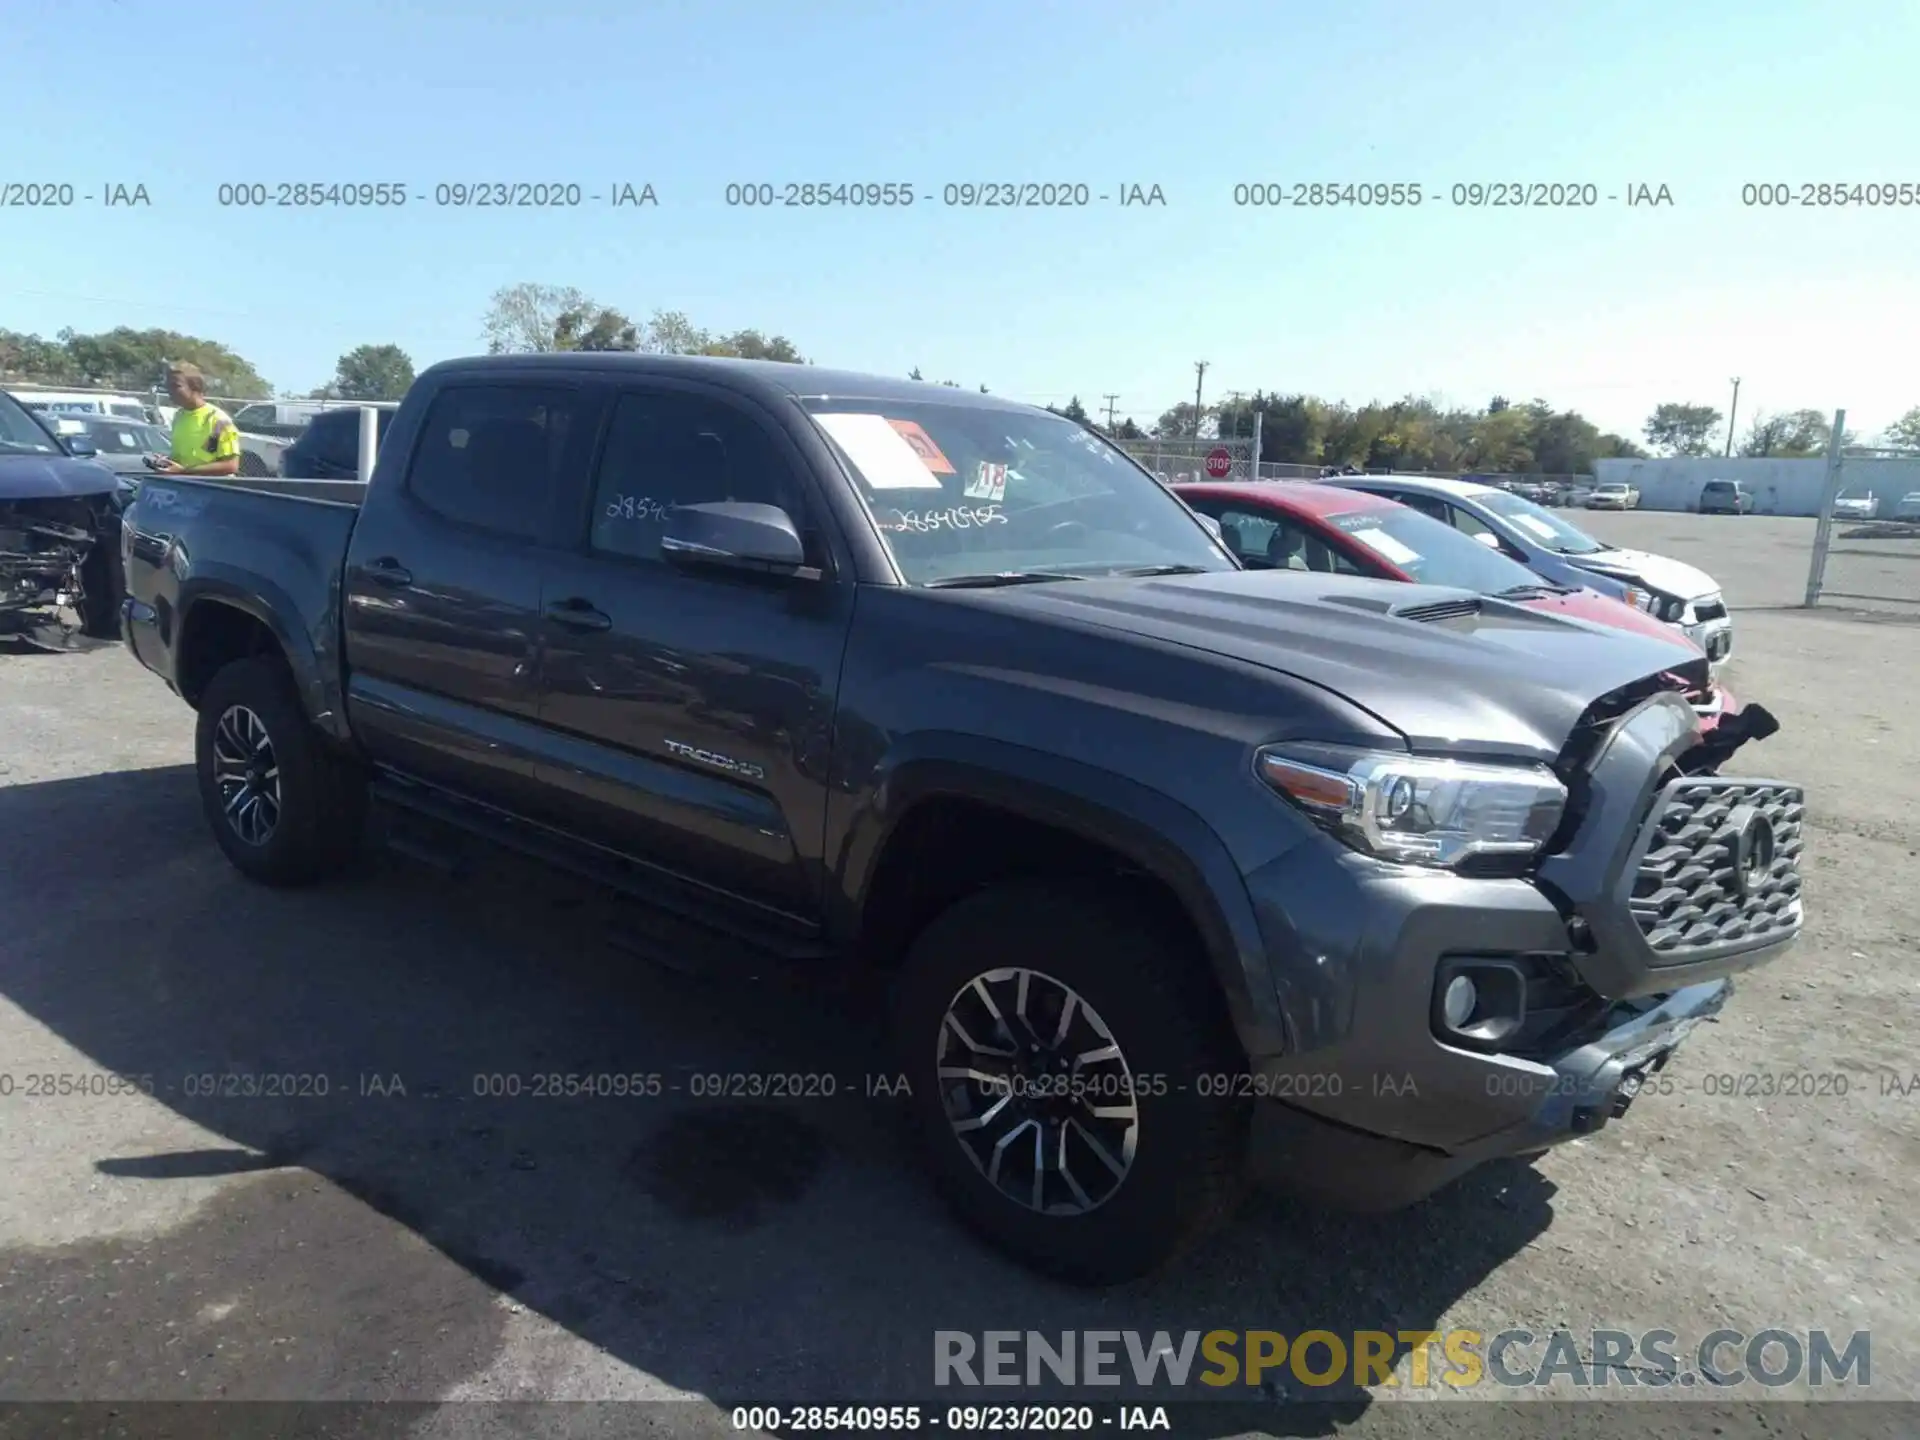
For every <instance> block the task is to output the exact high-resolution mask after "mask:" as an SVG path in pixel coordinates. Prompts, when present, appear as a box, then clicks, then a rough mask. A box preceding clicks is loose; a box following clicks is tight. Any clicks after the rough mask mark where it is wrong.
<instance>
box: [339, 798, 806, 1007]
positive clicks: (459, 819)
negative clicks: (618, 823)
mask: <svg viewBox="0 0 1920 1440" xmlns="http://www.w3.org/2000/svg"><path fill="white" fill-rule="evenodd" d="M371 793H372V798H373V799H374V800H375V801H376V802H378V803H380V804H383V805H388V806H391V807H393V808H394V809H396V810H400V811H404V812H406V813H407V814H410V815H417V816H420V817H422V818H425V819H428V820H434V821H438V822H440V823H441V824H443V825H446V826H448V827H450V828H451V829H453V830H454V831H456V832H458V833H459V835H461V836H465V837H471V838H473V839H477V840H481V841H485V842H487V843H489V844H493V845H498V846H500V847H501V848H503V849H507V850H512V851H514V852H516V853H517V854H520V855H524V856H526V857H527V858H529V859H531V860H536V861H539V862H541V863H542V864H546V865H550V866H552V867H554V868H555V869H558V870H564V871H567V872H569V873H570V874H574V875H578V876H579V877H581V878H582V879H584V880H587V881H590V882H592V883H594V884H596V885H600V886H603V887H605V888H606V889H608V890H611V891H613V892H615V893H616V894H618V895H619V896H621V897H622V898H623V899H625V900H628V901H631V902H634V903H633V905H631V906H630V907H628V909H627V914H626V916H624V917H623V918H622V920H621V922H620V924H619V925H618V926H617V927H616V928H615V929H614V930H612V931H611V932H610V933H609V936H608V939H609V942H610V943H612V944H614V945H616V946H617V947H618V948H620V949H623V950H628V951H631V952H634V953H637V954H642V955H644V956H646V957H647V958H648V959H650V960H653V961H655V962H656V963H658V964H662V965H665V966H667V967H669V968H671V969H676V970H683V971H692V972H697V973H701V974H711V973H712V972H713V971H714V970H715V969H716V968H719V969H725V970H733V969H735V968H738V967H740V966H742V965H749V964H765V963H767V962H769V961H771V962H776V963H801V964H817V963H820V962H822V961H826V960H830V959H831V958H833V956H834V954H835V951H834V948H833V946H832V945H831V944H829V943H828V942H827V941H826V940H825V939H824V938H823V937H822V936H821V934H820V932H819V927H818V926H812V925H808V924H806V923H805V922H804V921H800V920H797V919H789V918H787V917H784V916H778V915H776V914H775V913H774V912H767V918H766V919H764V920H762V919H761V918H759V917H758V916H756V915H754V914H752V913H750V912H749V911H748V910H747V907H746V906H745V905H744V904H741V905H737V906H736V905H730V904H728V902H727V901H726V899H725V898H724V897H721V896H718V895H714V896H708V895H704V894H702V893H700V892H699V891H697V890H696V889H695V888H694V887H693V886H691V885H685V884H679V883H676V882H675V881H673V880H672V879H670V878H668V877H667V876H665V875H663V874H661V873H659V872H656V871H654V870H653V869H651V868H650V867H648V866H646V865H644V864H642V863H640V862H638V861H634V860H630V859H628V858H626V857H624V856H621V855H617V854H615V853H613V852H612V851H608V850H603V849H600V848H599V847H597V846H594V845H589V844H584V843H582V842H580V841H577V840H574V839H572V838H571V837H568V836H565V835H561V834H559V833H557V832H555V831H551V830H548V829H546V828H545V827H543V826H540V825H535V824H532V823H530V822H527V821H524V820H518V819H516V818H514V817H513V816H510V815H505V814H502V813H501V812H499V811H497V810H493V809H490V808H488V807H485V806H480V805H475V804H472V803H469V802H467V801H463V800H461V799H459V798H457V797H455V796H451V795H448V794H445V793H444V792H442V791H439V790H435V789H432V788H430V787H428V786H425V785H416V784H413V783H411V782H408V781H405V780H398V779H392V778H388V777H381V778H379V779H376V780H375V781H374V782H373V785H372V787H371ZM383 838H384V839H385V843H386V844H387V846H388V848H390V849H393V850H396V851H398V852H399V853H401V854H404V855H407V856H409V857H412V858H414V859H417V860H420V861H422V862H423V863H425V864H427V865H429V866H431V867H433V868H434V869H436V870H439V871H441V872H442V873H444V874H448V875H453V876H458V875H460V874H463V873H464V872H465V870H466V866H465V864H464V863H463V859H464V857H462V855H461V854H460V852H459V847H458V845H457V844H455V845H453V846H443V845H437V844H435V843H433V842H432V841H431V840H428V839H426V838H424V837H421V836H418V835H413V834H407V833H405V832H404V831H394V830H392V829H391V827H389V830H388V833H387V834H386V835H385V836H384V837H383ZM689 952H691V953H692V954H698V955H701V956H702V958H701V959H698V960H690V959H689V958H688V954H689Z"/></svg>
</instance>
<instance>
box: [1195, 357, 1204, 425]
mask: <svg viewBox="0 0 1920 1440" xmlns="http://www.w3.org/2000/svg"><path fill="white" fill-rule="evenodd" d="M1206 378H1207V362H1206V361H1205V360H1196V361H1194V362H1193V438H1194V439H1196V440H1198V439H1199V438H1200V382H1201V381H1203V380H1205V379H1206Z"/></svg>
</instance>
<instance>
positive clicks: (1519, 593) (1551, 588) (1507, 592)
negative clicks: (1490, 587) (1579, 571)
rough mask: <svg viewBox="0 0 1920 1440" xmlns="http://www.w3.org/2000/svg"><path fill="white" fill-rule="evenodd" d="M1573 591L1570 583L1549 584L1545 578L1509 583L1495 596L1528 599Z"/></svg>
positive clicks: (1496, 597) (1508, 598) (1498, 598)
mask: <svg viewBox="0 0 1920 1440" xmlns="http://www.w3.org/2000/svg"><path fill="white" fill-rule="evenodd" d="M1573 593H1574V592H1573V587H1572V586H1570V585H1549V584H1548V583H1547V582H1546V581H1544V580H1535V581H1533V582H1531V583H1529V584H1526V585H1509V586H1508V587H1507V588H1506V589H1504V590H1496V591H1495V592H1494V595H1493V598H1494V599H1496V600H1526V599H1530V598H1532V597H1533V596H1536V595H1571V594H1573Z"/></svg>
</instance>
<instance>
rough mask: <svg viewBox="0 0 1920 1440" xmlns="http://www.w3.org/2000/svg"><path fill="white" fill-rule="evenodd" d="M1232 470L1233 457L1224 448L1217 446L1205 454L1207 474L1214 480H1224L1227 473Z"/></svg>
mask: <svg viewBox="0 0 1920 1440" xmlns="http://www.w3.org/2000/svg"><path fill="white" fill-rule="evenodd" d="M1232 469H1233V456H1232V455H1230V454H1229V453H1228V452H1227V448H1226V446H1224V445H1222V446H1218V447H1216V448H1215V449H1212V450H1209V451H1208V452H1207V474H1209V475H1211V476H1212V477H1213V478H1214V479H1216V480H1224V479H1226V478H1227V473H1228V472H1229V471H1230V470H1232Z"/></svg>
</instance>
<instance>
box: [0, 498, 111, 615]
mask: <svg viewBox="0 0 1920 1440" xmlns="http://www.w3.org/2000/svg"><path fill="white" fill-rule="evenodd" d="M116 523H117V516H116V515H115V514H114V512H113V508H112V502H111V500H110V498H109V497H107V496H104V495H102V496H72V495H61V496H44V497H35V498H31V499H25V500H0V637H17V638H23V639H26V640H29V641H31V642H33V643H35V644H37V645H41V646H43V647H47V648H54V649H64V648H70V647H71V646H73V645H75V644H77V643H78V642H79V639H80V637H81V636H82V635H101V636H105V635H107V634H108V633H109V632H110V629H111V624H112V616H113V613H114V609H115V601H116V599H117V597H116V596H115V595H113V594H112V579H111V560H112V543H111V537H112V534H113V531H114V530H115V528H116Z"/></svg>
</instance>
